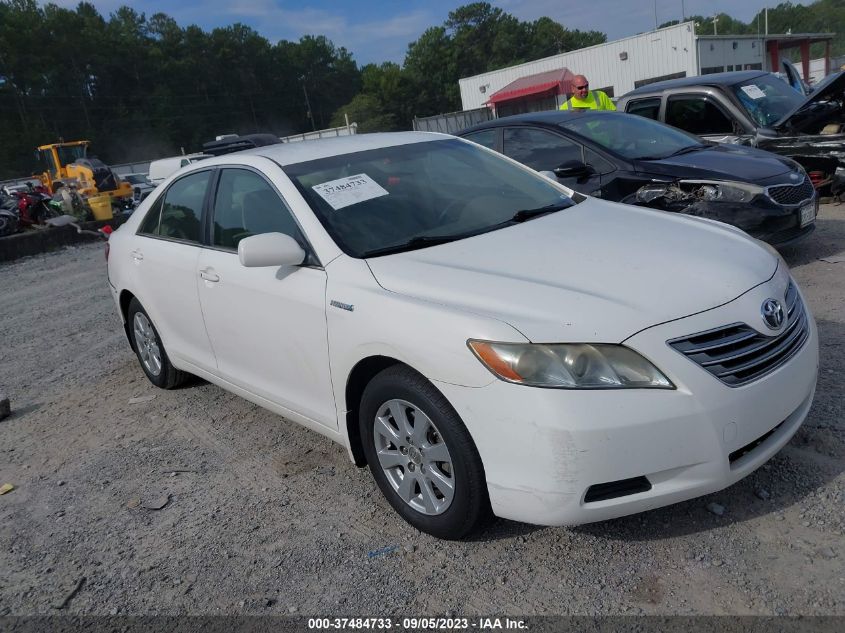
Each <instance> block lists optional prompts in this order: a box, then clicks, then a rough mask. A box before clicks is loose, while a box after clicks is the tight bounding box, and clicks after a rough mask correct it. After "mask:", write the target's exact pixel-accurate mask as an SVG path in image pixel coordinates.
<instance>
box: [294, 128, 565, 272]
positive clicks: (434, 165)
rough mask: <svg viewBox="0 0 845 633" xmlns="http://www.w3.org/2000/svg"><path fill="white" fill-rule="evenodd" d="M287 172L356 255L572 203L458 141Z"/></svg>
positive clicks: (534, 177) (451, 236) (445, 237)
mask: <svg viewBox="0 0 845 633" xmlns="http://www.w3.org/2000/svg"><path fill="white" fill-rule="evenodd" d="M284 170H285V173H287V175H288V176H290V178H291V179H292V180H293V182H294V183H295V184H296V186H297V188H298V189H299V191H300V192H301V193H302V195H303V196H304V197H305V199H306V200H307V201H308V203H309V205H310V206H311V208H312V209H313V211H314V213H315V214H316V215H317V217H318V218H319V219H320V222H322V224H323V226H324V227H325V228H326V230H327V231H328V232H329V234H330V235H331V236H332V238H333V239H334V240H335V241H336V242H337V244H338V245H339V246H340V247H341V248H342V249H343V250H344V252H346V253H347V254H348V255H351V256H352V257H368V256H375V255H380V254H386V253H388V252H400V251H402V250H411V249H414V248H422V247H425V246H430V245H432V244H438V243H443V242H448V241H453V240H456V239H461V238H464V237H469V236H471V235H477V234H479V233H484V232H486V231H491V230H494V229H497V228H501V227H503V226H508V225H509V224H513V223H516V222H520V221H525V220H527V219H529V218H530V217H536V215H541V214H542V213H549V212H552V211H555V210H558V209H560V208H563V207H566V206H570V205H571V204H573V202H572V200H571V199H570V198H568V197H567V196H566V195H565V194H563V193H562V192H561V191H560V189H558V188H557V187H556V186H554V185H553V184H552V183H551V182H550V181H548V180H546V179H545V178H543V177H542V176H540V175H538V174H534V173H532V172H530V171H527V170H525V169H524V168H521V167H518V166H516V165H513V164H512V163H510V162H509V161H507V160H506V159H504V158H502V157H500V156H498V155H496V154H493V153H492V152H489V151H488V150H485V149H483V148H481V147H479V146H477V145H475V144H474V143H470V142H467V141H462V140H458V139H448V140H438V141H428V142H420V143H413V144H409V145H400V146H396V147H384V148H379V149H373V150H368V151H364V152H356V153H353V154H342V155H340V156H332V157H329V158H322V159H319V160H314V161H309V162H306V163H299V164H296V165H289V166H287V167H285V168H284ZM519 212H523V213H522V214H520V213H519Z"/></svg>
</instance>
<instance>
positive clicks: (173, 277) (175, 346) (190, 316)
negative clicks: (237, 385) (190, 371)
mask: <svg viewBox="0 0 845 633" xmlns="http://www.w3.org/2000/svg"><path fill="white" fill-rule="evenodd" d="M212 173H213V172H212V170H210V169H208V170H203V171H200V172H193V173H191V174H188V175H186V176H183V177H181V178H179V179H178V180H175V181H174V182H173V183H171V184H170V186H169V187H168V188H167V191H165V192H164V194H163V195H161V196H159V199H158V201H157V202H156V203H155V204H154V205H153V206H152V207H151V208H150V210H149V212H148V213H147V215H146V216H145V217H144V220H143V221H142V222H141V225H140V227H139V229H138V239H136V240H135V245H134V248H133V249H132V250H131V252H130V253H129V255H128V256H129V257H131V259H132V261H133V263H134V266H133V268H132V283H133V288H134V290H135V294H136V296H137V297H138V300H139V301H140V302H141V304H142V305H143V306H144V308H145V309H146V310H147V312H148V313H149V315H150V317H151V318H152V320H153V324H154V325H155V326H156V329H158V332H159V335H160V336H161V338H162V342H163V343H164V346H165V348H166V349H167V353H168V354H169V355H170V356H171V357H172V358H177V359H179V358H181V359H184V360H187V361H188V362H190V363H193V364H195V365H198V366H199V367H201V368H203V369H206V370H208V371H213V370H214V368H215V361H214V354H213V353H212V351H211V347H210V345H209V341H208V336H207V334H206V331H205V326H204V325H203V319H202V312H201V310H200V303H199V296H198V294H197V272H196V270H197V260H198V258H199V254H200V250H201V248H200V244H201V241H202V211H203V207H204V205H205V204H206V198H207V194H208V186H209V183H210V181H211V176H212ZM177 364H178V363H177Z"/></svg>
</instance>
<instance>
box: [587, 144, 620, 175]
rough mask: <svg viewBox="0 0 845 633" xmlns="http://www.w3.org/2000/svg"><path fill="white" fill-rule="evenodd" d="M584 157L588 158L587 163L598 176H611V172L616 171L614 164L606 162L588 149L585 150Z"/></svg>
mask: <svg viewBox="0 0 845 633" xmlns="http://www.w3.org/2000/svg"><path fill="white" fill-rule="evenodd" d="M584 156H585V158H586V161H585V162H586V163H587V164H588V165H589V166H590V167H592V168H593V171H594V172H595V173H597V174H609V173H610V172H612V171H615V170H616V167H615V166H614V165H613V163H611V162H610V161H607V160H605V159H604V158H602V157H601V156H599V155H598V154H597V153H596V152H594V151H593V150H591V149H590V148H588V147H585V148H584Z"/></svg>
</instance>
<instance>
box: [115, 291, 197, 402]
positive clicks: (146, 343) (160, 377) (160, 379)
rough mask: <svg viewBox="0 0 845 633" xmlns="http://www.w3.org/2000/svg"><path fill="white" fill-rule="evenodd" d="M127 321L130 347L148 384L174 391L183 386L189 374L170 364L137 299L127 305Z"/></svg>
mask: <svg viewBox="0 0 845 633" xmlns="http://www.w3.org/2000/svg"><path fill="white" fill-rule="evenodd" d="M127 319H128V323H129V331H130V333H131V334H130V335H131V336H132V347H133V349H134V350H135V354H136V355H137V356H138V362H139V363H140V364H141V369H143V370H144V373H145V374H146V375H147V378H148V379H149V380H150V382H151V383H153V384H154V385H155V386H156V387H160V388H161V389H174V388H175V387H178V386H179V385H181V384H183V383H184V382H185V381H186V380H187V379H188V378H189V377H190V374H188V373H187V372H184V371H182V370H180V369H176V368H175V367H174V366H173V364H172V363H171V362H170V358H168V356H167V352H166V351H165V349H164V345H162V342H161V337H159V335H158V330H156V329H155V326H154V325H153V322H152V320H151V319H150V317H149V315H148V314H147V311H146V310H144V308H143V306H142V305H141V304H140V302H139V301H138V300H137V299H132V301H131V302H130V303H129V312H128V314H127Z"/></svg>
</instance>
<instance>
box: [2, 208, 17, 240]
mask: <svg viewBox="0 0 845 633" xmlns="http://www.w3.org/2000/svg"><path fill="white" fill-rule="evenodd" d="M17 230H18V219H17V218H16V217H15V216H13V215H11V214H9V213H0V237H3V236H6V235H11V234H12V233H15V232H17Z"/></svg>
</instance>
